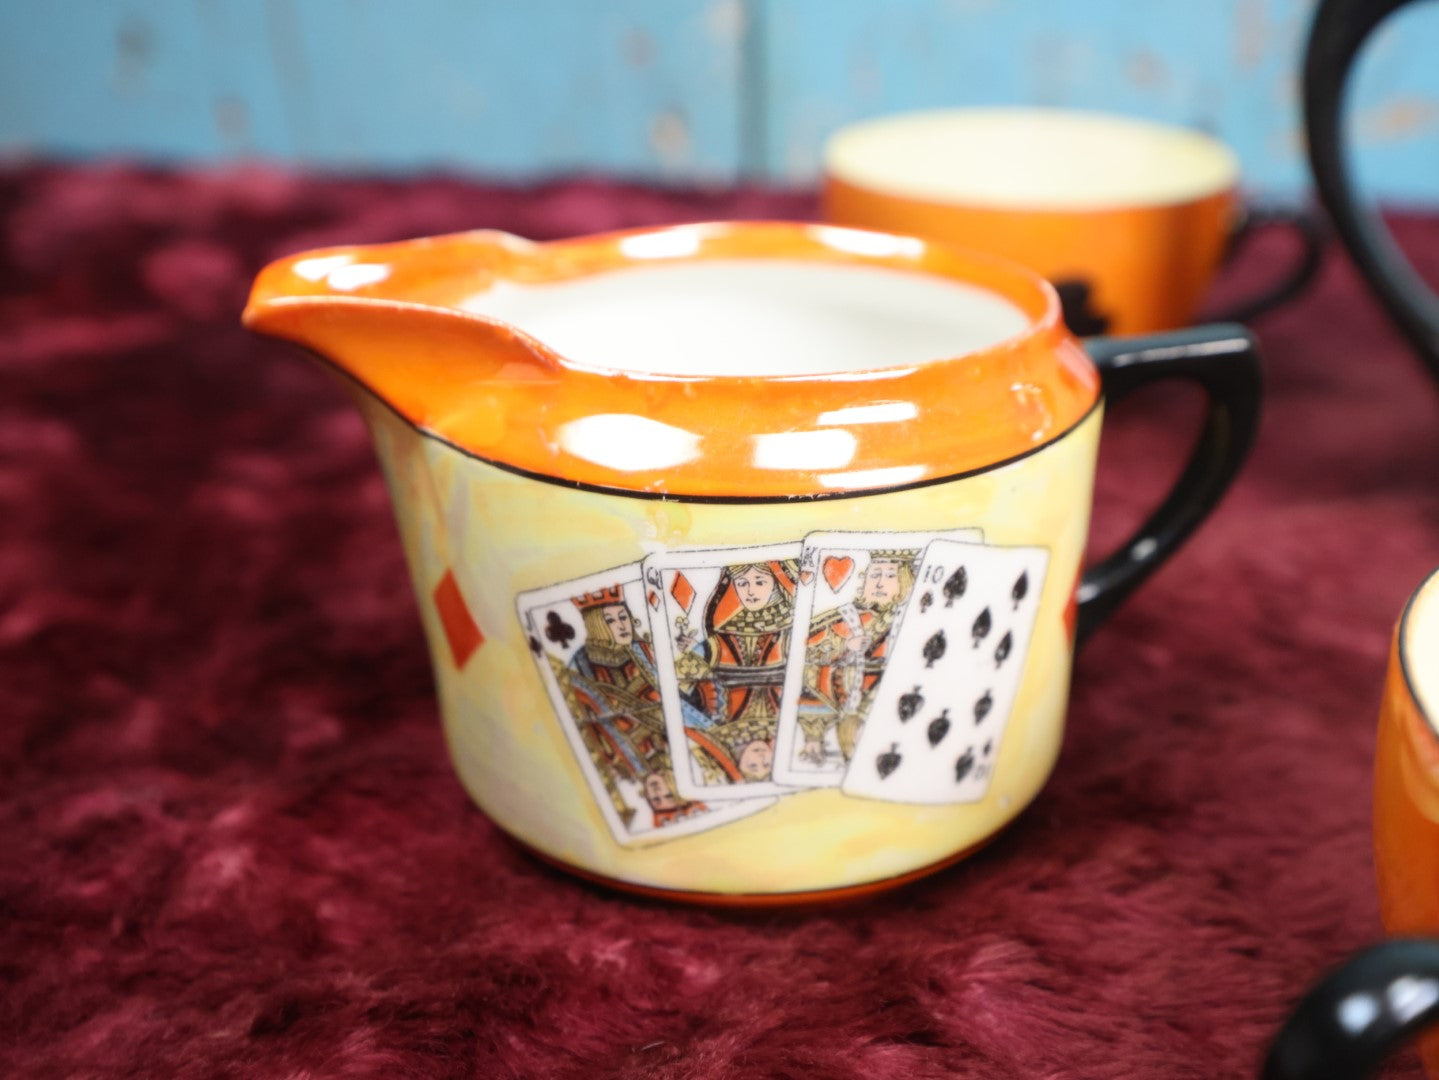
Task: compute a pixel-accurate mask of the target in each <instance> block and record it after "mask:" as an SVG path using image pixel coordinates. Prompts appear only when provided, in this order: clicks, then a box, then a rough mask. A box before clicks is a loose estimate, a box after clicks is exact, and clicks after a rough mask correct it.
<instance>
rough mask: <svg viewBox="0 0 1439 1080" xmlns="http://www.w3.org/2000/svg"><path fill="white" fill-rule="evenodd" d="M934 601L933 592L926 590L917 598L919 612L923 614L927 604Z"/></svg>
mask: <svg viewBox="0 0 1439 1080" xmlns="http://www.w3.org/2000/svg"><path fill="white" fill-rule="evenodd" d="M932 603H934V593H932V592H926V593H925V594H924V595H923V596H921V597H920V598H919V613H920V614H921V615H923V614H924V613H925V612H926V611H928V610H929V605H930V604H932Z"/></svg>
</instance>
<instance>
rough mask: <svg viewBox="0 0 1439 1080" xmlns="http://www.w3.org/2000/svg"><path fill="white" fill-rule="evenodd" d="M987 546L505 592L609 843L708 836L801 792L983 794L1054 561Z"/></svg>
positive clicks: (651, 573)
mask: <svg viewBox="0 0 1439 1080" xmlns="http://www.w3.org/2000/svg"><path fill="white" fill-rule="evenodd" d="M983 540H984V538H983V536H982V535H981V534H980V533H979V532H978V531H977V530H958V529H957V530H950V531H948V532H932V533H861V532H854V533H812V534H810V535H809V536H806V537H805V538H804V539H803V540H801V541H792V542H788V543H781V544H766V545H755V546H748V547H730V548H713V549H686V550H676V551H661V552H658V553H656V554H654V555H651V556H650V557H649V558H647V559H645V560H644V561H643V562H642V563H632V564H629V565H626V566H621V567H615V568H613V569H611V570H607V571H602V572H600V573H597V574H591V575H588V576H587V577H583V578H577V579H574V580H571V581H568V582H562V583H559V584H556V585H553V586H549V587H547V588H542V589H535V590H532V591H530V592H526V593H522V594H520V596H518V597H517V598H516V601H517V606H518V608H519V615H520V620H521V623H522V625H523V627H524V633H525V636H526V639H527V643H528V645H529V648H530V651H531V652H532V653H533V654H534V658H535V662H536V666H537V668H538V669H539V672H540V675H541V678H542V680H543V681H544V683H545V688H546V691H547V693H548V694H549V697H550V699H551V703H552V704H553V706H554V710H555V713H556V715H557V717H558V719H559V721H560V727H561V728H562V729H563V731H564V733H565V738H566V740H567V741H568V742H569V743H570V746H571V749H572V750H573V752H574V754H575V758H576V760H577V761H578V762H579V763H580V766H581V771H582V772H583V774H584V778H585V782H586V784H587V786H588V787H589V788H590V791H591V793H592V795H593V798H594V801H595V804H596V805H598V806H599V807H600V810H601V813H602V814H603V816H604V817H605V820H606V822H607V823H608V824H609V826H610V830H611V832H612V834H613V835H614V837H615V839H616V840H617V841H618V842H619V843H621V844H632V843H636V842H639V841H641V840H645V841H651V842H652V841H659V840H664V839H668V838H671V837H678V836H684V835H687V834H689V833H694V832H699V831H703V830H707V829H712V828H715V827H717V826H721V825H724V824H726V823H728V822H731V821H735V820H737V819H738V818H742V817H746V816H749V815H750V814H753V813H755V812H757V811H759V810H762V809H763V808H764V807H765V806H768V805H771V804H772V803H773V801H774V799H776V798H785V797H789V796H791V795H794V794H795V793H796V792H798V791H801V790H803V789H805V788H815V787H838V788H839V789H840V790H841V792H843V793H844V794H845V795H848V796H852V797H856V798H873V799H883V800H886V801H891V802H906V803H928V804H951V803H965V802H974V801H977V800H979V799H982V798H984V797H985V794H986V792H988V790H989V788H990V785H991V783H992V781H993V776H994V770H995V766H996V763H997V762H998V763H999V764H1000V765H1001V766H1002V764H1003V763H1002V761H1000V759H1001V758H1002V756H1003V755H1002V754H1000V753H999V752H998V751H999V750H1000V748H1001V746H1002V741H1003V736H1004V732H1005V728H1006V726H1007V725H1008V723H1009V720H1010V714H1011V712H1012V710H1013V708H1014V704H1015V700H1016V698H1017V696H1018V693H1019V685H1020V681H1021V679H1022V677H1023V674H1024V667H1025V660H1026V656H1027V653H1028V652H1029V647H1030V638H1031V636H1032V634H1033V632H1034V626H1035V620H1036V617H1037V614H1038V608H1039V601H1040V597H1041V596H1042V594H1043V592H1044V580H1045V573H1046V570H1047V568H1048V561H1049V553H1048V551H1047V550H1045V549H1043V548H1027V547H996V546H993V545H990V544H986V543H984V542H983ZM921 583H922V587H918V588H917V587H916V586H918V585H920V584H921ZM1056 632H1057V631H1056ZM966 639H967V642H968V644H969V645H970V646H971V647H968V648H966V647H964V646H962V645H959V644H958V643H959V642H964V641H966ZM966 717H969V718H972V720H973V724H972V725H971V724H970V723H969V722H968V720H966V719H965V718H966Z"/></svg>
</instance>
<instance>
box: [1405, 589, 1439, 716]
mask: <svg viewBox="0 0 1439 1080" xmlns="http://www.w3.org/2000/svg"><path fill="white" fill-rule="evenodd" d="M1399 650H1400V653H1399V655H1400V659H1401V661H1402V662H1403V665H1404V674H1405V675H1406V676H1407V677H1408V679H1409V686H1410V688H1411V689H1412V690H1413V691H1414V697H1415V698H1416V699H1417V700H1418V702H1419V707H1420V708H1421V709H1423V710H1424V715H1425V716H1427V717H1429V720H1430V723H1433V724H1439V571H1436V572H1435V573H1434V574H1432V575H1430V577H1429V580H1427V581H1426V582H1425V583H1424V584H1423V585H1422V586H1421V587H1420V589H1419V591H1418V593H1416V594H1415V596H1414V599H1413V600H1412V601H1411V602H1410V605H1409V610H1408V611H1407V612H1406V613H1405V615H1404V623H1403V625H1402V626H1401V627H1400V630H1399Z"/></svg>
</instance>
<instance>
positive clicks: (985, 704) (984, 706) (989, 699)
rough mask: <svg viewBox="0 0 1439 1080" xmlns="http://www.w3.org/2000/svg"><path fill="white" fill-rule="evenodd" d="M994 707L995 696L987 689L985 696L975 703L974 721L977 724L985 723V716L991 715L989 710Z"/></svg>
mask: <svg viewBox="0 0 1439 1080" xmlns="http://www.w3.org/2000/svg"><path fill="white" fill-rule="evenodd" d="M992 708H994V697H993V696H992V695H991V694H990V692H989V691H988V690H986V691H985V692H984V697H982V698H980V699H979V700H978V701H976V702H975V703H974V722H975V723H976V724H982V723H984V718H985V717H986V716H988V715H989V710H990V709H992Z"/></svg>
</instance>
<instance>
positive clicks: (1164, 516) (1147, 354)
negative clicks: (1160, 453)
mask: <svg viewBox="0 0 1439 1080" xmlns="http://www.w3.org/2000/svg"><path fill="white" fill-rule="evenodd" d="M1084 347H1085V349H1086V350H1087V351H1088V352H1089V355H1090V357H1091V358H1092V359H1093V360H1094V364H1095V366H1096V367H1097V368H1099V376H1100V381H1101V386H1102V389H1103V393H1104V396H1105V399H1106V400H1107V402H1108V403H1109V404H1113V403H1114V402H1116V401H1119V400H1120V399H1121V398H1123V397H1124V396H1125V395H1126V394H1128V393H1130V392H1131V391H1133V390H1136V389H1138V388H1139V387H1141V386H1145V385H1147V384H1149V383H1153V382H1159V381H1161V380H1165V379H1186V380H1189V381H1191V382H1195V383H1198V384H1199V386H1200V387H1201V388H1203V390H1204V392H1205V394H1206V395H1207V396H1208V399H1209V401H1208V408H1207V411H1206V413H1205V417H1204V428H1203V430H1202V431H1201V432H1200V435H1199V441H1198V443H1197V444H1196V445H1195V447H1194V452H1193V454H1192V455H1191V456H1190V458H1189V464H1188V465H1186V466H1185V468H1184V472H1183V473H1182V474H1181V475H1180V477H1179V480H1178V482H1177V483H1176V484H1175V485H1174V489H1173V490H1172V491H1170V493H1169V495H1168V496H1167V497H1166V498H1165V500H1164V502H1162V503H1161V504H1160V506H1159V509H1157V510H1155V511H1154V513H1153V514H1151V515H1150V517H1149V520H1147V521H1146V522H1145V523H1144V524H1143V525H1141V526H1140V528H1139V530H1138V531H1137V532H1136V533H1135V534H1134V535H1133V536H1132V537H1130V538H1129V541H1128V542H1127V543H1125V544H1124V545H1123V546H1122V547H1120V549H1119V550H1118V551H1116V552H1115V553H1114V554H1112V555H1110V556H1109V557H1108V558H1106V559H1105V560H1104V561H1103V562H1100V563H1099V564H1097V565H1095V566H1093V567H1091V568H1090V569H1089V570H1087V571H1085V574H1084V577H1083V578H1082V579H1081V580H1080V584H1079V594H1078V600H1079V617H1078V622H1077V623H1076V626H1075V638H1076V640H1077V641H1081V642H1082V641H1083V640H1084V639H1085V638H1087V637H1088V636H1089V635H1090V634H1091V633H1093V632H1094V629H1095V628H1096V627H1097V626H1098V625H1099V624H1100V623H1101V622H1103V621H1104V619H1105V618H1106V617H1107V616H1108V615H1109V613H1110V612H1112V611H1113V610H1114V609H1115V608H1116V607H1118V606H1119V603H1120V601H1122V600H1123V599H1124V598H1125V597H1126V596H1128V595H1129V594H1130V593H1131V592H1133V591H1134V589H1135V588H1136V587H1137V586H1138V585H1139V583H1140V582H1142V581H1143V580H1144V579H1145V578H1147V577H1148V576H1149V575H1150V574H1152V573H1153V572H1154V571H1155V569H1156V568H1158V566H1159V564H1160V563H1162V562H1164V560H1165V559H1167V558H1169V556H1170V555H1172V554H1173V553H1174V552H1175V551H1176V550H1177V549H1178V548H1179V545H1180V544H1181V543H1183V542H1184V539H1185V538H1186V537H1187V536H1188V535H1189V534H1190V533H1191V532H1193V531H1194V529H1195V527H1196V526H1197V525H1198V524H1199V523H1200V522H1201V521H1203V520H1204V518H1205V516H1206V515H1208V513H1209V512H1210V511H1211V510H1213V509H1214V506H1215V504H1217V503H1218V502H1219V499H1220V497H1221V496H1222V495H1223V494H1224V492H1225V490H1226V489H1227V488H1228V487H1229V485H1230V483H1231V482H1232V481H1233V479H1234V474H1235V473H1237V472H1238V471H1239V467H1240V465H1242V464H1243V463H1244V459H1245V458H1246V457H1247V456H1248V454H1249V448H1250V447H1251V446H1252V445H1253V444H1254V436H1255V433H1256V432H1257V431H1258V429H1259V402H1260V397H1261V395H1262V394H1263V381H1264V380H1263V373H1262V371H1261V369H1260V363H1259V346H1258V344H1257V343H1256V342H1255V340H1254V336H1253V335H1252V334H1250V333H1249V331H1248V330H1246V329H1244V327H1242V326H1237V325H1235V324H1232V323H1219V324H1215V325H1212V326H1198V327H1192V328H1190V329H1187V330H1177V331H1174V332H1172V333H1167V334H1156V335H1153V336H1147V337H1135V338H1089V339H1087V340H1086V341H1085V342H1084Z"/></svg>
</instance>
